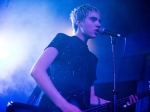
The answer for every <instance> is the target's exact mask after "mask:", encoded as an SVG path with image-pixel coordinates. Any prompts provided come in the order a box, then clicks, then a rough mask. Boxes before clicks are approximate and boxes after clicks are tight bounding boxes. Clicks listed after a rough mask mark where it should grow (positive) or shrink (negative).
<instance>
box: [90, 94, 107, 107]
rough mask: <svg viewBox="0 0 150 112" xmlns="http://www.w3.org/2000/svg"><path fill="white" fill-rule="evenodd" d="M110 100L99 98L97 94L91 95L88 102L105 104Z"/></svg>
mask: <svg viewBox="0 0 150 112" xmlns="http://www.w3.org/2000/svg"><path fill="white" fill-rule="evenodd" d="M109 102H110V101H108V100H104V99H102V98H99V97H97V96H92V97H91V98H90V104H91V105H102V104H106V103H109Z"/></svg>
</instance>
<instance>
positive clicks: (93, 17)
mask: <svg viewBox="0 0 150 112" xmlns="http://www.w3.org/2000/svg"><path fill="white" fill-rule="evenodd" d="M89 18H90V19H94V20H98V21H99V22H101V19H98V18H97V17H95V16H91V17H89Z"/></svg>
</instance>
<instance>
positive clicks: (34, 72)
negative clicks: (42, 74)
mask: <svg viewBox="0 0 150 112" xmlns="http://www.w3.org/2000/svg"><path fill="white" fill-rule="evenodd" d="M38 71H39V70H38V69H37V68H32V69H31V71H30V75H31V76H32V77H33V78H34V77H36V75H37V73H39V72H38Z"/></svg>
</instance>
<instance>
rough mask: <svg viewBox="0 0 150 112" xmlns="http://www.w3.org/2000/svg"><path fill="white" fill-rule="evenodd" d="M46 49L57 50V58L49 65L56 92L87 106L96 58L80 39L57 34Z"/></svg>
mask: <svg viewBox="0 0 150 112" xmlns="http://www.w3.org/2000/svg"><path fill="white" fill-rule="evenodd" d="M48 47H54V48H56V49H57V50H58V56H57V57H56V59H55V60H54V61H53V63H52V64H51V65H50V78H51V80H52V82H53V84H54V85H55V87H56V88H57V90H58V91H59V92H60V93H61V94H62V95H63V97H65V98H69V97H76V98H77V99H78V100H79V99H80V102H86V103H88V105H89V103H90V87H91V85H92V83H93V81H94V80H95V79H96V65H97V61H98V59H97V57H96V56H95V55H94V54H93V53H91V52H90V51H89V49H88V46H87V45H86V43H84V42H83V41H82V40H81V39H79V38H78V37H76V36H71V37H70V36H67V35H65V34H62V33H59V34H57V35H56V37H55V38H54V39H53V40H52V42H51V43H50V44H49V45H48V46H47V47H46V48H48Z"/></svg>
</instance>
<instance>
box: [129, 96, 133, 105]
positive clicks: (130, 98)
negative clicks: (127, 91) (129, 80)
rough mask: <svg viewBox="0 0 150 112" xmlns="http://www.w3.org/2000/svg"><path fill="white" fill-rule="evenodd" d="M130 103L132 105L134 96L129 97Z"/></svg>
mask: <svg viewBox="0 0 150 112" xmlns="http://www.w3.org/2000/svg"><path fill="white" fill-rule="evenodd" d="M129 101H130V104H131V105H132V103H133V102H132V96H130V97H129Z"/></svg>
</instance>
